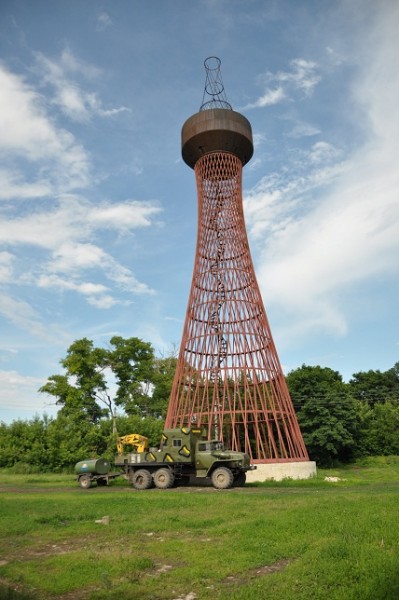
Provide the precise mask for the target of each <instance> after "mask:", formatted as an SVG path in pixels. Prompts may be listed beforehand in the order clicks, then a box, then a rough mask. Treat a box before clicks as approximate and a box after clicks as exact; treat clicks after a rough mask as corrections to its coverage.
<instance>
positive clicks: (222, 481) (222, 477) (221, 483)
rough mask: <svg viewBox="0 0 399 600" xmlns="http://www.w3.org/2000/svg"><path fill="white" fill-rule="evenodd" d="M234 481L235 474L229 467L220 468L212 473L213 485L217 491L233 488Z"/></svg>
mask: <svg viewBox="0 0 399 600" xmlns="http://www.w3.org/2000/svg"><path fill="white" fill-rule="evenodd" d="M233 481H234V477H233V473H232V472H231V471H230V469H228V468H227V467H218V468H217V469H215V470H214V472H213V473H212V485H213V487H214V488H216V489H217V490H227V488H231V486H232V485H233Z"/></svg>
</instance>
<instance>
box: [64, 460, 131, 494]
mask: <svg viewBox="0 0 399 600" xmlns="http://www.w3.org/2000/svg"><path fill="white" fill-rule="evenodd" d="M110 469H111V465H110V463H109V462H108V461H107V460H106V459H105V458H90V459H87V460H81V461H79V462H78V463H76V465H75V473H76V476H77V480H78V483H79V485H80V487H82V488H84V489H87V488H89V487H91V484H92V483H93V481H95V482H97V485H108V483H109V481H110V480H111V479H115V477H119V475H121V473H110Z"/></svg>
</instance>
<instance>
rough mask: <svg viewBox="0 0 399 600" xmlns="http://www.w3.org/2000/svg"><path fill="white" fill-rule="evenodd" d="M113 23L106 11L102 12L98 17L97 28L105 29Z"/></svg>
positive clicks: (99, 29)
mask: <svg viewBox="0 0 399 600" xmlns="http://www.w3.org/2000/svg"><path fill="white" fill-rule="evenodd" d="M111 25H112V19H111V17H110V16H109V15H108V13H106V12H102V13H100V14H99V15H98V17H97V30H98V31H104V29H106V28H107V27H110V26H111Z"/></svg>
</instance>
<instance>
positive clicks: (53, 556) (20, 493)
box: [0, 457, 399, 600]
mask: <svg viewBox="0 0 399 600" xmlns="http://www.w3.org/2000/svg"><path fill="white" fill-rule="evenodd" d="M326 476H329V477H330V476H333V477H339V478H340V481H338V482H335V483H330V482H326V481H324V478H325V477H326ZM0 478H1V481H0V585H1V586H2V587H0V598H10V599H11V598H15V599H17V598H25V599H29V600H31V599H35V600H42V599H43V600H45V599H50V598H64V599H77V600H79V599H85V600H86V599H88V600H97V599H98V600H99V599H107V598H110V599H116V598H118V599H119V598H124V599H125V600H133V599H142V600H157V599H159V600H169V599H177V598H180V599H184V598H185V599H190V600H193V599H194V598H197V599H198V600H201V599H210V598H212V599H227V598H229V599H231V600H244V599H245V600H251V599H254V600H255V599H263V598H264V599H269V598H270V599H272V598H273V600H291V599H292V600H293V599H294V598H295V599H300V600H301V599H303V600H305V599H306V600H309V599H315V600H317V599H327V598H328V599H329V600H330V599H332V600H340V599H345V600H371V599H373V600H379V599H380V600H383V599H384V600H389V599H392V600H397V598H399V519H398V492H399V460H398V458H397V457H392V458H385V459H373V460H371V459H370V460H368V461H364V462H363V463H358V464H356V465H352V466H350V467H347V468H344V469H334V470H329V471H319V474H318V476H317V478H315V479H313V480H310V481H303V482H298V481H288V482H281V483H266V484H262V485H252V486H247V487H245V488H243V489H232V490H224V491H217V490H213V489H208V488H198V487H187V488H177V489H173V490H167V491H161V490H156V489H153V490H148V491H145V492H137V491H135V490H133V489H131V488H129V487H127V486H126V484H124V482H123V481H122V480H121V481H120V482H119V483H118V485H113V486H112V488H94V487H93V488H92V489H90V490H81V489H80V488H78V487H77V485H76V483H75V481H74V479H73V476H64V475H62V476H59V475H55V476H54V478H53V479H52V476H51V475H49V474H46V475H43V476H40V475H35V476H30V475H28V476H25V479H24V477H23V476H20V475H18V476H13V475H12V474H7V473H1V472H0ZM19 478H20V479H19ZM32 480H33V481H32ZM57 487H59V488H60V489H59V490H57ZM105 515H106V516H109V524H108V525H104V524H98V523H96V522H95V521H96V520H99V519H101V518H102V517H103V516H105ZM7 590H8V591H7ZM12 590H16V591H15V592H14V591H12Z"/></svg>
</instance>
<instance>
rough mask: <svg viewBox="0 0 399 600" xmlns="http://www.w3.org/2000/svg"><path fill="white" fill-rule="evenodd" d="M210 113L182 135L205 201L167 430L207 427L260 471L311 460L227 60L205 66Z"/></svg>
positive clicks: (249, 147) (205, 108)
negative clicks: (286, 363) (258, 251)
mask: <svg viewBox="0 0 399 600" xmlns="http://www.w3.org/2000/svg"><path fill="white" fill-rule="evenodd" d="M205 68H206V83H205V90H204V97H203V101H202V105H201V108H200V111H199V112H198V113H196V114H194V115H193V116H191V117H190V118H189V119H188V120H187V121H186V122H185V123H184V125H183V129H182V155H183V159H184V161H185V162H186V163H187V164H188V165H189V166H190V167H192V168H193V169H194V171H195V176H196V181H197V193H198V233H197V248H196V256H195V264H194V272H193V278H192V284H191V291H190V296H189V300H188V307H187V314H186V320H185V324H184V330H183V337H182V341H181V347H180V353H179V357H178V364H177V368H176V373H175V378H174V382H173V388H172V392H171V397H170V401H169V408H168V414H167V418H166V427H183V426H190V425H194V424H195V426H202V427H204V428H205V429H207V431H208V435H209V437H212V438H213V437H215V436H216V437H218V438H220V439H222V440H223V441H224V442H225V444H226V445H227V446H228V447H230V448H231V449H233V450H243V451H245V452H247V453H248V454H249V455H250V456H251V459H252V462H255V463H271V462H277V461H278V462H298V461H308V460H309V459H308V455H307V452H306V448H305V445H304V442H303V439H302V435H301V431H300V429H299V426H298V421H297V418H296V415H295V411H294V408H293V405H292V402H291V399H290V396H289V392H288V389H287V385H286V382H285V379H284V375H283V372H282V369H281V366H280V362H279V359H278V356H277V352H276V349H275V346H274V342H273V338H272V334H271V331H270V327H269V323H268V319H267V316H266V311H265V309H264V306H263V302H262V298H261V295H260V291H259V287H258V284H257V281H256V276H255V271H254V267H253V263H252V259H251V254H250V250H249V245H248V239H247V233H246V228H245V222H244V214H243V203H242V181H241V178H242V168H243V166H244V165H245V164H246V163H247V162H248V161H249V160H250V159H251V157H252V154H253V143H252V131H251V125H250V123H249V121H248V120H247V119H246V118H245V117H244V116H243V115H241V114H239V113H237V112H235V111H233V110H232V108H231V106H230V104H229V103H228V102H227V100H226V95H225V92H224V87H223V83H222V78H221V73H220V60H219V59H218V58H216V57H210V58H207V59H206V61H205Z"/></svg>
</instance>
